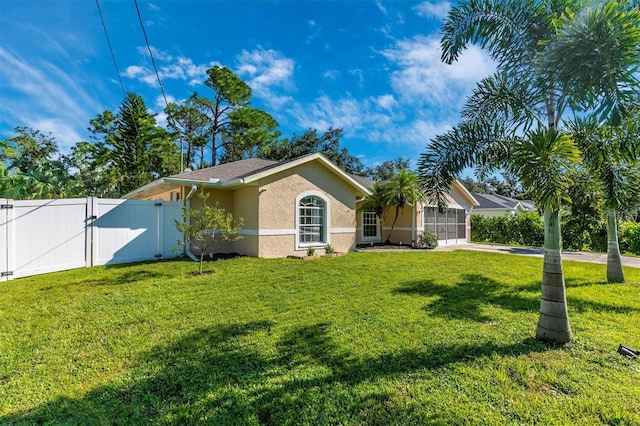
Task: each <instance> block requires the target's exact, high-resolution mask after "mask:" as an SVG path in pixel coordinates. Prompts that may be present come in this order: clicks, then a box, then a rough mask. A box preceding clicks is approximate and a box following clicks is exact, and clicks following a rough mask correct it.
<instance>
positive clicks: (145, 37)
mask: <svg viewBox="0 0 640 426" xmlns="http://www.w3.org/2000/svg"><path fill="white" fill-rule="evenodd" d="M96 1H97V0H96ZM133 3H135V5H136V11H137V12H138V20H139V21H140V28H142V34H144V41H145V43H146V44H147V50H148V51H149V56H150V57H151V64H152V65H153V70H154V71H155V73H156V78H157V79H158V85H159V86H160V91H162V97H163V98H164V104H165V105H166V106H169V102H167V95H165V93H164V87H162V82H161V81H160V74H158V68H156V61H155V59H154V58H153V52H151V46H149V39H148V38H147V31H146V30H145V29H144V24H143V23H142V16H141V15H140V8H139V7H138V0H133Z"/></svg>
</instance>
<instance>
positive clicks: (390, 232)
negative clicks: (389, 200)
mask: <svg viewBox="0 0 640 426" xmlns="http://www.w3.org/2000/svg"><path fill="white" fill-rule="evenodd" d="M399 213H400V209H399V208H398V207H396V216H395V217H394V218H393V223H392V224H391V230H390V231H389V235H388V236H387V239H386V240H384V243H385V244H389V243H390V242H391V234H393V228H395V227H396V222H397V221H398V214H399Z"/></svg>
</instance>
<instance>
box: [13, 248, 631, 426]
mask: <svg viewBox="0 0 640 426" xmlns="http://www.w3.org/2000/svg"><path fill="white" fill-rule="evenodd" d="M207 266H209V267H210V268H212V267H213V268H215V272H214V273H213V274H211V275H207V276H199V277H191V276H190V274H189V273H190V272H191V271H194V270H196V268H197V265H196V264H194V263H192V262H186V261H168V262H161V263H149V264H136V265H127V266H114V267H100V268H93V269H78V270H74V271H69V272H64V273H57V274H49V275H42V276H38V277H32V278H26V279H18V280H14V281H10V282H7V283H0V424H14V423H17V424H20V423H23V424H34V423H35V424H42V423H46V424H60V423H63V424H83V425H90V424H105V425H106V424H122V425H130V424H145V425H146V424H190V423H191V424H193V423H202V424H274V425H281V424H402V425H405V424H446V425H449V424H500V425H503V424H567V425H574V424H628V425H630V424H640V361H639V360H636V361H631V360H628V359H626V358H623V357H621V356H620V355H619V354H618V353H617V352H616V349H617V347H618V344H619V343H625V344H627V345H629V346H632V347H633V346H635V347H638V346H640V269H626V270H625V273H626V276H627V280H628V282H627V284H623V285H619V284H607V283H605V282H604V276H605V269H604V268H605V267H604V265H592V264H584V263H571V262H565V275H566V279H567V287H568V292H567V293H568V296H567V297H568V303H569V312H570V316H571V321H572V327H573V331H574V335H575V337H576V340H575V342H574V343H573V344H571V345H569V346H567V347H549V346H545V345H542V344H540V343H538V342H536V341H535V340H534V339H533V335H534V331H535V324H536V321H537V316H538V315H537V311H538V304H539V293H540V277H541V275H542V260H541V259H534V258H528V257H518V256H509V255H501V254H489V253H480V252H459V251H458V252H431V251H426V252H425V251H420V252H408V253H354V254H350V255H348V256H345V257H340V258H331V259H318V260H315V261H308V262H307V261H297V260H291V259H275V260H266V259H253V258H239V259H232V260H224V261H218V262H214V263H211V264H209V265H207Z"/></svg>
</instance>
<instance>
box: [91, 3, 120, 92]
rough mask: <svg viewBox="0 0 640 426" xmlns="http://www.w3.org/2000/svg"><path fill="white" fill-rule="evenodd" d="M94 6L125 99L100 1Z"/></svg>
mask: <svg viewBox="0 0 640 426" xmlns="http://www.w3.org/2000/svg"><path fill="white" fill-rule="evenodd" d="M96 6H98V13H99V14H100V22H102V28H103V29H104V35H105V37H107V45H108V46H109V52H111V59H112V60H113V65H114V66H115V67H116V74H118V80H120V87H121V88H122V94H123V95H124V97H125V99H126V97H127V91H126V90H124V83H123V82H122V76H121V75H120V69H118V63H117V62H116V56H115V55H114V54H113V48H112V47H111V40H109V33H108V32H107V26H106V25H105V24H104V17H103V16H102V9H100V3H98V0H96Z"/></svg>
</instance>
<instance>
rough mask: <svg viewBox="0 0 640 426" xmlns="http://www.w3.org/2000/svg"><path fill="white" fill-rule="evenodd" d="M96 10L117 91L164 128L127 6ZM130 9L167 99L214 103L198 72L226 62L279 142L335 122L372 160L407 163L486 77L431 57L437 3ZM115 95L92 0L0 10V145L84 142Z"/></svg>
mask: <svg viewBox="0 0 640 426" xmlns="http://www.w3.org/2000/svg"><path fill="white" fill-rule="evenodd" d="M99 3H100V7H101V9H102V13H103V16H104V20H105V24H106V27H107V31H108V34H109V37H110V40H111V44H112V46H113V52H114V55H115V58H116V61H117V64H118V67H119V69H120V73H121V77H122V81H123V83H124V88H125V90H126V91H127V92H134V93H138V94H140V95H142V97H143V98H144V100H145V102H146V103H147V106H148V107H149V108H150V109H151V110H152V111H153V112H155V113H157V114H158V116H157V118H158V122H159V123H160V124H163V123H164V122H165V117H164V114H163V112H162V111H163V109H164V106H165V104H164V102H165V101H164V99H163V97H162V94H161V91H160V88H159V86H158V83H157V80H156V76H155V74H154V73H153V68H152V65H151V60H150V58H149V53H148V51H147V48H146V45H145V40H144V35H143V33H142V29H141V28H140V24H139V21H138V15H137V12H136V8H135V4H134V2H133V0H126V1H125V0H119V1H113V0H99ZM138 5H139V8H140V13H141V16H142V19H143V22H144V25H145V29H146V31H147V36H148V38H149V43H150V45H151V47H152V49H153V52H154V58H155V61H156V65H157V67H158V70H159V73H160V77H161V80H162V84H163V86H164V89H165V92H166V95H167V98H168V101H169V102H172V101H180V100H184V99H186V98H188V97H189V96H191V95H192V94H193V93H194V92H198V94H199V95H200V96H207V97H211V96H212V94H213V92H212V91H211V90H210V89H209V88H207V87H206V86H205V85H204V84H203V82H204V80H205V72H206V70H207V69H208V68H210V67H211V66H212V65H222V66H227V67H229V68H231V69H232V70H234V72H236V74H238V75H239V76H240V77H241V78H242V79H244V80H245V81H246V82H247V83H248V84H249V85H250V86H251V88H252V90H253V99H252V103H253V106H254V107H257V108H261V109H263V110H265V111H267V112H269V113H270V114H271V115H273V116H274V118H275V119H276V120H277V121H278V122H279V123H280V130H281V131H282V134H283V136H285V137H291V136H292V135H293V134H294V133H295V134H298V135H300V134H302V133H304V132H305V131H306V130H307V129H309V128H314V129H317V130H319V131H321V132H323V131H325V130H326V129H327V128H328V127H334V128H335V127H342V128H344V137H343V139H342V146H343V147H346V148H348V150H349V151H350V152H351V153H352V154H354V155H357V156H358V157H359V158H360V159H361V161H363V162H364V163H365V164H367V165H374V164H376V163H379V162H381V161H384V160H387V159H393V158H396V157H398V156H403V157H405V158H409V159H411V160H414V161H415V160H416V159H417V158H418V157H419V156H420V154H421V153H422V152H424V149H425V147H426V145H427V144H428V142H429V139H430V138H432V137H434V136H435V135H437V134H439V133H443V132H445V131H446V130H448V129H450V128H451V127H452V126H454V125H455V124H456V123H457V122H458V120H459V112H460V109H461V107H462V105H463V103H464V101H465V98H466V96H467V95H469V94H470V93H471V90H472V89H473V87H474V86H475V83H476V82H477V81H479V80H480V79H481V78H483V77H485V76H486V75H488V74H490V73H492V72H493V70H494V65H493V64H492V62H491V60H490V59H489V58H488V56H487V55H486V54H485V53H484V52H481V51H480V50H479V49H478V48H476V47H471V48H469V49H468V50H467V51H466V52H465V54H464V55H463V56H462V58H461V60H460V61H459V62H458V63H456V64H454V65H446V64H443V63H442V62H441V61H440V46H439V41H440V27H441V24H442V19H443V18H444V17H445V16H446V14H447V11H448V10H449V9H450V8H451V3H449V2H446V1H443V2H437V1H426V2H420V1H400V0H395V1H367V0H354V1H340V0H332V1H293V0H290V1H285V0H280V1H269V0H263V1H248V0H235V1H222V0H219V1H205V0H200V1H178V0H174V1H162V0H155V1H143V0H139V1H138ZM122 99H123V94H122V89H121V86H120V82H119V80H118V76H117V74H116V71H115V67H114V64H113V61H112V59H111V54H110V52H109V49H108V45H107V41H106V38H105V34H104V30H103V28H102V24H101V22H100V16H99V13H98V8H97V6H96V2H95V1H93V0H91V1H90V0H59V1H51V0H47V1H43V0H29V1H24V0H2V1H0V138H2V139H4V138H6V137H10V136H12V135H13V128H14V127H16V126H31V127H34V128H36V129H39V130H41V131H43V132H51V133H52V134H53V136H54V137H55V138H56V140H57V142H58V144H59V146H60V148H61V150H63V151H68V148H69V147H70V146H72V145H73V144H74V143H75V142H77V141H80V140H87V139H88V132H87V130H86V128H87V127H88V125H89V120H90V119H92V118H95V116H96V115H97V114H99V113H101V112H103V111H105V110H112V111H116V110H117V108H118V107H119V105H120V103H121V102H122Z"/></svg>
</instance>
